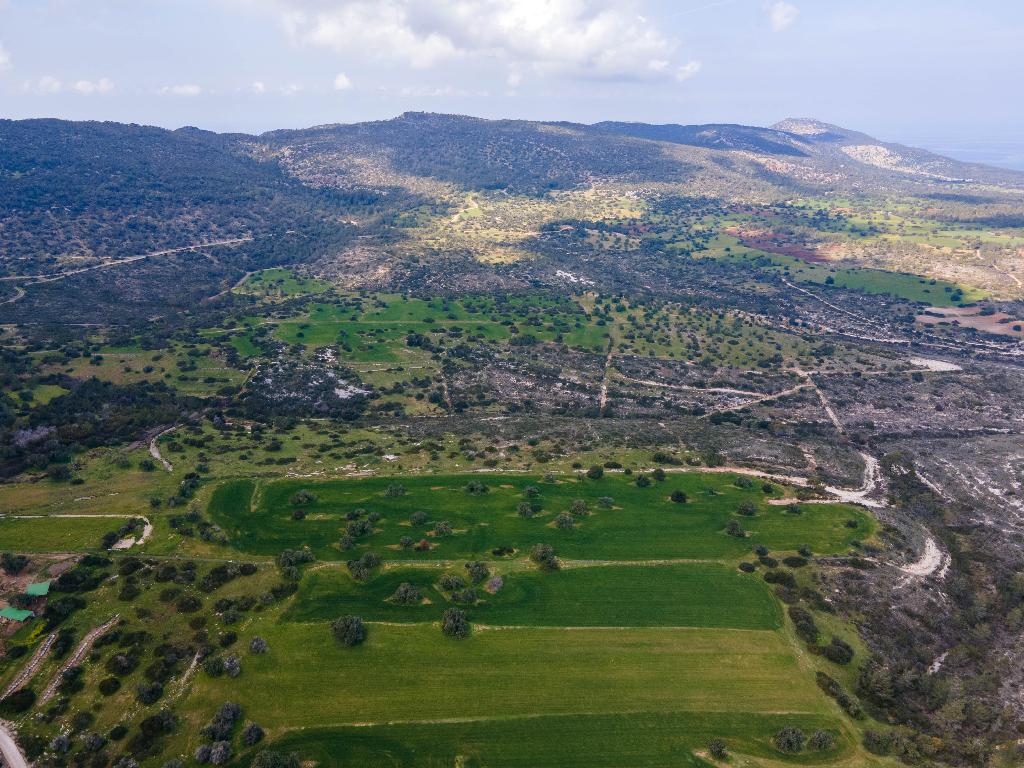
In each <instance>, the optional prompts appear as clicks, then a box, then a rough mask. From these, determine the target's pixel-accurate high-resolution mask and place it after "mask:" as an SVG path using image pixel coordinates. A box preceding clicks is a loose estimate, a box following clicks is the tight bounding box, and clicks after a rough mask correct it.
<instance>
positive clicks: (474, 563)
mask: <svg viewBox="0 0 1024 768" xmlns="http://www.w3.org/2000/svg"><path fill="white" fill-rule="evenodd" d="M465 567H466V571H468V572H469V579H470V581H472V582H473V583H474V584H479V583H480V582H481V581H483V580H484V579H486V578H487V577H488V576H490V575H491V569H490V568H488V567H487V563H484V562H481V561H480V560H471V561H470V562H468V563H466V566H465Z"/></svg>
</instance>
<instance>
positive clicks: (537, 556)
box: [530, 544, 558, 571]
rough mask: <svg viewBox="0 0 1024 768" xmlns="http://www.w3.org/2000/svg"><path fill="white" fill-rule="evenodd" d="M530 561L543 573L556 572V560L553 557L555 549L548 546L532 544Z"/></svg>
mask: <svg viewBox="0 0 1024 768" xmlns="http://www.w3.org/2000/svg"><path fill="white" fill-rule="evenodd" d="M530 559H531V560H532V561H533V562H535V563H536V564H537V565H539V566H540V567H541V569H542V570H545V571H557V570H558V558H557V557H555V548H554V547H552V546H551V545H550V544H534V545H533V548H532V549H531V550H530Z"/></svg>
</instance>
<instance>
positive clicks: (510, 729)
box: [276, 712, 850, 768]
mask: <svg viewBox="0 0 1024 768" xmlns="http://www.w3.org/2000/svg"><path fill="white" fill-rule="evenodd" d="M786 725H796V726H797V727H800V728H802V729H803V730H804V731H805V732H808V733H809V732H813V731H814V730H816V729H819V728H824V729H828V728H832V729H835V728H837V726H838V724H837V721H836V720H834V719H831V718H827V717H822V716H817V715H767V714H747V713H744V714H742V715H736V714H732V713H722V712H707V713H697V712H658V713H649V712H642V713H627V714H611V715H548V716H543V717H525V718H504V719H502V718H497V719H492V720H477V721H470V722H449V723H431V724H424V723H412V724H395V725H377V726H370V727H365V726H356V727H352V726H350V727H344V726H342V727H336V728H323V729H317V728H309V729H302V730H296V731H291V732H287V733H285V735H284V736H283V737H282V738H280V739H278V740H277V742H276V744H277V746H278V747H279V748H281V749H282V750H284V751H288V750H299V751H300V752H301V753H302V754H303V755H304V756H305V757H307V758H308V759H310V760H314V761H316V763H317V765H320V766H323V768H334V767H335V766H360V767H361V768H413V766H416V767H417V768H419V767H426V768H450V767H451V766H453V765H458V766H465V768H482V766H491V767H493V768H541V766H560V767H561V768H621V766H624V765H626V766H646V767H648V768H685V767H687V766H703V767H704V768H706V767H707V766H708V765H709V763H707V762H705V761H704V760H701V759H700V758H698V757H696V756H695V755H694V754H693V752H694V751H698V750H702V749H704V748H705V747H706V746H707V743H708V742H709V741H710V740H711V739H713V738H722V739H724V740H725V741H726V743H727V744H728V745H729V746H730V748H731V749H733V750H736V751H740V752H743V753H745V754H748V755H756V756H759V757H766V758H771V757H776V758H777V757H778V755H777V754H775V753H774V751H773V750H771V749H769V748H766V747H765V744H766V743H767V741H768V739H769V738H770V736H771V734H773V733H775V732H777V731H778V730H779V729H780V728H782V727H784V726H786ZM849 752H850V749H849V743H848V742H847V741H845V740H844V741H842V742H841V743H840V747H839V749H837V750H835V751H834V753H830V754H827V755H822V754H821V753H817V754H814V755H806V756H804V759H802V760H801V759H800V758H796V759H793V758H791V759H792V760H793V762H795V763H797V764H800V763H804V764H814V765H821V764H828V763H831V762H833V761H836V760H838V759H841V758H843V757H845V756H847V755H848V754H849Z"/></svg>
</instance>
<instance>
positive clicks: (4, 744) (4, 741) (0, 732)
mask: <svg viewBox="0 0 1024 768" xmlns="http://www.w3.org/2000/svg"><path fill="white" fill-rule="evenodd" d="M0 755H3V764H4V765H6V766H9V768H28V760H26V759H25V756H24V755H23V754H21V750H20V749H18V745H17V743H16V742H15V741H14V737H13V736H12V735H11V732H10V731H9V730H8V729H7V726H6V725H5V724H4V723H3V722H2V721H0Z"/></svg>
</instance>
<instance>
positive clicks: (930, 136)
mask: <svg viewBox="0 0 1024 768" xmlns="http://www.w3.org/2000/svg"><path fill="white" fill-rule="evenodd" d="M407 112H424V113H429V114H438V115H455V116H459V117H469V118H476V119H481V120H523V121H527V122H541V123H576V124H579V125H594V124H596V123H601V122H630V123H641V124H645V125H743V126H747V127H753V128H771V126H772V125H774V124H776V123H778V122H781V121H783V120H786V119H808V120H817V121H819V122H822V123H828V124H831V125H837V126H839V127H841V128H845V129H847V130H851V131H858V132H860V133H864V134H867V135H868V136H871V137H872V138H874V139H877V140H879V141H882V142H884V143H887V144H902V145H904V146H908V147H914V148H917V149H924V150H927V151H929V152H933V153H935V154H937V155H942V156H944V157H948V158H950V159H952V160H958V161H960V162H965V163H978V164H981V165H990V166H994V167H997V168H1004V169H1007V170H1011V171H1022V172H1024V134H1022V133H1020V132H1016V131H1011V130H1007V131H1006V132H1005V133H1000V134H995V135H992V136H990V137H986V138H979V137H978V135H977V134H973V135H972V134H970V133H969V132H968V131H965V132H964V133H960V134H957V135H937V134H934V133H924V132H915V131H914V130H913V129H909V130H907V131H906V132H902V133H897V135H895V136H894V135H892V134H890V133H888V132H882V131H879V132H876V131H873V130H872V129H870V128H864V127H863V126H860V125H847V124H843V123H840V122H836V121H834V120H828V119H824V118H819V117H816V116H814V115H786V116H783V117H779V118H778V119H777V120H773V121H771V122H768V123H764V124H760V123H754V122H743V121H740V120H728V119H727V120H701V121H699V122H685V121H671V120H669V121H666V120H643V119H629V118H622V117H618V118H601V119H596V120H588V121H583V120H572V119H567V118H538V117H511V116H493V117H492V116H486V115H477V114H469V113H465V112H450V111H441V110H424V109H413V108H410V109H401V110H400V111H398V112H396V113H394V114H391V115H383V116H380V117H367V118H364V119H352V120H329V121H326V122H319V123H308V124H294V125H275V126H271V127H263V128H262V130H261V129H259V128H249V129H246V128H243V127H241V126H236V125H233V124H230V123H220V122H219V121H213V122H212V123H208V124H206V125H203V124H201V123H200V122H199V121H195V122H188V121H186V122H184V123H182V124H180V125H176V124H170V123H168V124H161V123H159V122H151V121H145V120H131V119H127V120H125V119H114V118H103V117H84V118H70V117H60V116H57V115H34V116H21V115H19V116H6V115H0V119H5V120H15V121H17V120H65V121H68V122H110V123H120V124H123V125H141V126H146V127H151V128H161V129H163V130H168V131H176V130H180V129H182V128H198V129H199V130H203V131H210V132H211V133H218V134H231V133H239V134H247V135H252V136H259V135H261V134H263V133H268V132H272V131H280V130H308V129H310V128H316V127H319V126H323V125H353V124H358V123H370V122H385V121H388V120H394V119H396V118H398V117H400V116H401V115H403V114H405V113H407ZM1011 137H1012V138H1011Z"/></svg>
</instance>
